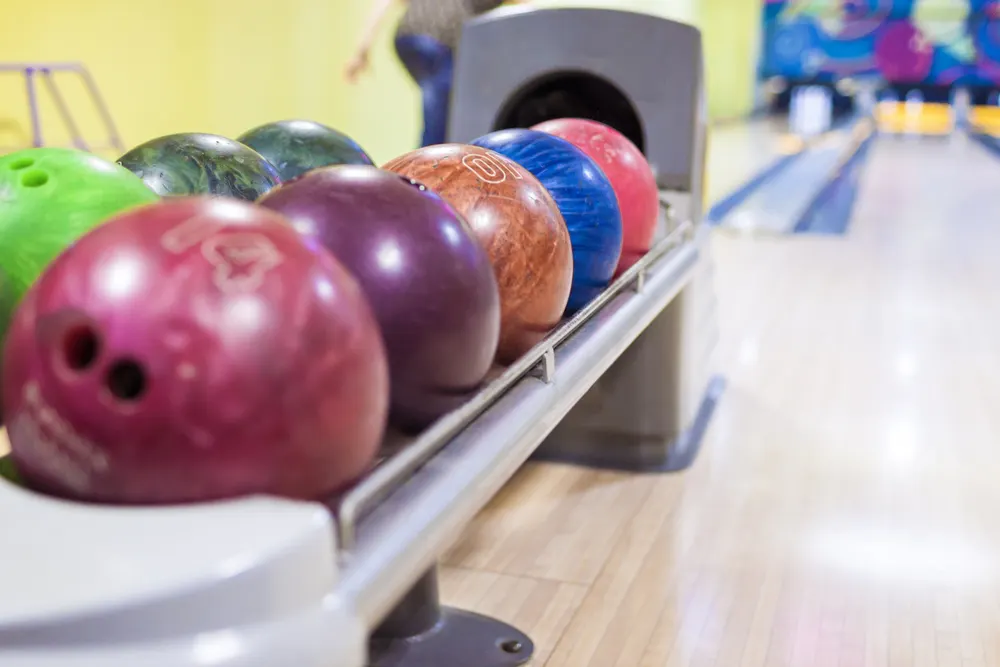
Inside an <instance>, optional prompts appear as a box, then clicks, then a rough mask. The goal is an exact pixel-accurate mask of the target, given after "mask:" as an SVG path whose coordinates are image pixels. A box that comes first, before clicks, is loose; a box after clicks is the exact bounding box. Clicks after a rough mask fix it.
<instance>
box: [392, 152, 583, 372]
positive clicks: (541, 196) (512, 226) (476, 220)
mask: <svg viewBox="0 0 1000 667" xmlns="http://www.w3.org/2000/svg"><path fill="white" fill-rule="evenodd" d="M385 168H386V169H389V170H391V171H395V172H397V173H399V174H402V175H404V176H407V177H409V178H413V179H415V180H416V181H418V182H420V183H422V184H424V185H426V186H427V187H429V188H430V189H431V190H433V191H435V192H437V193H438V194H440V195H441V196H442V197H444V198H445V200H447V201H448V202H449V203H451V205H452V206H454V207H455V209H456V210H458V212H459V213H460V214H462V215H463V216H464V217H465V220H466V221H467V222H468V223H469V224H470V225H471V226H472V228H473V230H474V231H475V233H476V236H477V237H478V238H479V242H480V244H481V245H482V246H483V247H484V248H486V252H487V253H488V254H489V257H490V262H491V263H492V264H493V270H494V273H495V274H496V279H497V284H498V285H499V287H500V309H501V315H500V344H499V347H498V349H497V361H498V362H500V363H501V364H509V363H511V362H513V361H514V360H516V359H517V358H518V357H520V356H521V355H522V354H524V353H525V352H527V351H528V350H529V349H531V348H532V347H533V346H534V345H535V344H537V343H538V342H539V341H540V340H541V339H542V338H543V337H544V336H545V334H546V333H547V332H548V331H550V330H551V329H552V328H553V327H554V326H556V324H558V323H559V320H560V318H561V317H562V314H563V312H564V311H565V310H566V302H567V300H568V299H569V290H570V286H571V283H572V280H573V251H572V248H571V247H570V240H569V232H568V231H567V230H566V223H565V222H563V219H562V214H561V213H559V208H558V207H557V206H556V203H555V202H554V201H553V200H552V197H551V195H549V193H548V191H546V190H545V188H544V187H543V186H542V184H541V183H539V182H538V179H536V178H535V177H534V176H532V175H531V174H530V173H528V171H527V170H525V169H524V168H523V167H521V166H520V165H518V164H516V163H513V162H511V161H510V160H508V159H506V158H505V157H503V156H502V155H499V154H497V153H494V152H492V151H489V150H486V149H484V148H478V147H476V146H464V145H459V144H442V145H437V146H429V147H427V148H421V149H419V150H416V151H413V152H412V153H407V154H406V155H404V156H402V157H399V158H396V159H395V160H392V161H391V162H389V163H388V164H386V165H385Z"/></svg>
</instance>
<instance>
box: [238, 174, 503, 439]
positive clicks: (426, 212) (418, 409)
mask: <svg viewBox="0 0 1000 667" xmlns="http://www.w3.org/2000/svg"><path fill="white" fill-rule="evenodd" d="M257 203H258V205H260V206H264V207H266V208H270V209H272V210H274V211H277V212H278V213H281V214H282V215H284V216H285V217H287V218H288V220H290V221H291V222H292V224H293V225H294V226H295V228H296V229H297V230H298V231H299V232H301V233H302V234H303V235H304V236H305V237H306V238H309V239H313V240H315V241H316V242H318V243H320V244H322V245H323V246H324V247H325V248H326V249H328V250H329V251H331V252H332V253H333V254H334V256H336V257H337V258H338V259H339V260H340V261H342V262H343V263H344V265H345V266H346V267H347V269H348V270H349V271H350V272H351V273H352V274H353V275H354V276H355V277H356V278H357V280H358V282H359V283H360V284H361V288H362V289H363V290H364V292H365V295H366V296H367V297H368V301H369V303H371V305H372V308H373V310H374V311H375V316H376V318H377V319H378V322H379V325H380V326H381V330H382V335H383V338H384V339H385V344H386V350H387V353H388V358H389V372H390V377H391V384H392V399H391V409H390V420H391V422H392V423H393V425H394V426H396V427H398V428H399V429H400V430H404V431H410V432H413V431H419V430H420V429H422V428H425V427H427V426H428V425H430V424H431V423H432V422H433V421H435V420H436V419H438V418H439V417H441V416H442V415H444V414H445V413H447V412H449V411H451V410H454V409H455V408H457V407H458V406H459V405H461V404H462V403H463V402H465V401H466V400H468V399H469V398H470V397H471V396H472V395H473V394H474V393H475V392H476V391H478V390H479V389H480V387H481V385H482V382H483V380H484V379H485V377H486V374H487V373H488V372H489V370H490V366H491V364H492V361H493V357H494V355H495V354H496V350H497V341H498V340H499V337H500V295H499V292H498V289H497V283H496V279H495V278H494V277H493V268H492V266H491V265H490V260H489V257H488V256H487V254H486V252H485V251H484V250H483V249H482V248H481V247H480V245H479V242H478V241H477V240H476V237H475V236H474V234H473V232H472V229H471V228H470V227H469V226H468V225H467V224H466V223H465V221H464V220H463V219H462V218H461V217H460V216H459V215H458V214H457V213H456V212H455V210H454V209H453V208H452V207H451V206H450V205H449V204H448V203H447V202H445V201H444V200H443V199H442V198H441V197H439V196H438V195H436V194H434V193H433V192H431V191H429V190H428V189H427V188H425V187H424V186H423V185H421V184H420V183H417V182H415V181H412V180H410V179H409V178H404V177H402V176H399V175H397V174H394V173H391V172H388V171H383V170H381V169H376V168H375V167H368V166H339V167H326V168H321V169H315V170H313V171H311V172H309V173H307V174H304V175H302V176H300V177H299V178H297V179H295V180H292V181H289V182H288V183H285V184H284V185H282V186H280V187H278V188H275V189H274V190H272V191H271V192H270V193H268V194H267V195H266V196H265V197H263V198H262V199H261V200H259V201H258V202H257Z"/></svg>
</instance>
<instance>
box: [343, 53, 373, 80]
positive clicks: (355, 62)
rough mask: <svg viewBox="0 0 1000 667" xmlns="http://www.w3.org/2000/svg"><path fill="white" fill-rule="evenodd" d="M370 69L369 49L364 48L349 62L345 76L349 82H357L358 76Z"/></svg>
mask: <svg viewBox="0 0 1000 667" xmlns="http://www.w3.org/2000/svg"><path fill="white" fill-rule="evenodd" d="M367 69H368V49H362V50H360V51H358V53H357V55H355V56H354V57H353V58H352V59H351V61H350V62H349V63H347V69H346V70H344V78H346V79H347V82H348V83H356V82H357V80H358V76H360V75H361V74H362V73H363V72H364V71H365V70H367Z"/></svg>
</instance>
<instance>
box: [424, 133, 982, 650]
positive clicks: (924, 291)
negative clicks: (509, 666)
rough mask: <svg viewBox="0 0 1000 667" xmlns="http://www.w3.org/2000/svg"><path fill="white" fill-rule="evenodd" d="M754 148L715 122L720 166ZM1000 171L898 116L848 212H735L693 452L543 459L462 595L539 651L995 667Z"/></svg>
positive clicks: (482, 547) (452, 580)
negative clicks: (659, 463) (636, 464)
mask: <svg viewBox="0 0 1000 667" xmlns="http://www.w3.org/2000/svg"><path fill="white" fill-rule="evenodd" d="M764 139H766V137H764ZM747 140H748V141H752V142H758V143H759V142H760V141H761V140H762V137H759V136H757V137H748V139H747ZM746 148H747V147H746V146H745V145H742V144H737V143H736V142H735V141H734V145H733V146H732V148H731V150H732V151H733V152H737V153H739V152H742V153H744V154H746V155H749V154H750V153H749V152H747V151H746ZM751 152H752V151H751ZM742 161H743V160H736V159H731V160H727V159H726V150H725V146H720V145H718V144H716V145H713V152H712V157H711V163H710V169H711V172H712V173H711V174H710V176H718V177H719V178H717V179H716V180H717V182H720V183H721V182H725V181H726V180H729V181H735V180H739V179H738V178H737V177H735V176H733V175H732V174H728V173H724V171H725V170H726V169H727V165H735V164H736V163H738V162H742ZM746 162H750V160H746ZM728 168H731V167H728ZM998 183H1000V162H997V161H995V159H994V158H992V157H990V156H989V155H988V154H987V153H986V152H985V151H983V150H982V149H980V148H979V147H977V146H973V145H970V144H968V143H967V142H964V141H959V140H956V141H950V142H943V141H940V140H937V141H924V142H920V141H912V142H910V141H901V140H899V139H884V140H881V141H880V142H879V143H878V144H876V145H875V146H874V147H873V149H872V153H871V157H870V159H869V163H868V166H867V170H866V172H865V174H864V177H863V183H862V187H861V192H860V197H859V199H858V201H857V205H856V208H855V217H854V221H853V224H852V225H851V227H850V229H849V230H848V233H847V235H846V236H842V237H804V236H793V237H783V238H767V239H763V238H759V239H753V238H741V237H735V236H732V235H725V234H718V235H716V236H715V237H714V239H713V252H714V255H715V261H716V271H717V274H716V275H717V278H716V280H717V285H716V289H717V293H718V296H719V301H720V309H721V312H720V314H721V322H720V324H721V327H720V328H721V332H722V341H721V345H720V349H719V353H720V364H721V366H722V368H723V370H724V371H725V373H726V375H727V377H728V380H729V388H728V390H727V392H726V394H725V395H724V396H723V400H722V403H721V405H720V407H719V409H718V411H717V413H716V416H715V419H714V422H713V424H712V426H711V429H710V432H709V435H708V438H707V441H706V442H705V444H704V449H703V451H702V453H701V456H700V458H699V460H698V461H697V462H696V464H695V466H694V467H693V468H692V469H691V470H689V471H687V472H685V473H683V474H679V475H667V476H656V475H650V476H644V475H629V474H622V473H613V472H601V471H592V470H583V469H577V468H573V467H569V466H563V465H552V464H536V463H532V464H528V465H527V466H525V468H524V469H522V470H521V471H520V473H519V474H518V475H517V476H516V477H515V479H514V480H513V481H512V482H511V483H510V484H509V485H508V487H507V488H506V489H504V491H503V493H502V494H501V495H500V496H499V497H498V498H497V499H496V500H495V502H493V503H492V505H491V506H489V507H488V508H487V509H486V510H485V511H484V512H483V513H482V514H481V515H480V517H479V518H478V519H477V521H476V522H475V524H474V526H473V527H472V528H471V529H470V530H469V531H468V532H467V533H466V535H465V536H464V537H463V539H462V540H461V541H460V542H459V543H458V544H457V545H455V547H454V549H453V550H452V551H451V553H450V554H449V555H448V557H447V558H446V567H445V568H444V575H443V577H442V579H443V584H442V585H443V589H444V591H445V597H446V599H447V601H448V602H450V603H452V604H456V605H461V606H465V607H469V608H472V609H474V610H477V611H481V612H485V613H490V614H494V615H496V616H498V617H500V618H503V619H505V620H508V621H510V622H513V623H515V624H517V625H518V627H520V628H521V629H522V630H524V631H526V632H528V633H529V634H530V635H531V636H532V637H533V639H534V640H535V641H536V643H537V645H538V654H537V656H536V658H535V660H534V661H533V663H532V664H533V665H535V666H536V667H537V666H541V665H545V666H546V667H680V666H692V667H707V666H715V667H772V666H775V667H776V666H782V667H827V666H829V667H854V666H858V667H862V666H864V667H911V666H912V667H922V666H926V667H932V666H934V667H985V666H988V665H989V666H1000V587H998V578H1000V511H998V508H1000V411H998V410H997V408H996V406H997V405H998V404H1000V402H998V401H1000V379H998V378H1000V355H998V353H997V342H996V341H997V340H1000V315H998V312H1000V311H998V307H1000V305H998V304H1000V299H998V297H997V289H996V287H995V286H996V285H998V284H1000V261H997V257H998V256H1000V224H998V215H997V213H996V210H997V209H996V204H995V201H996V197H997V193H1000V189H998V185H997V184H998Z"/></svg>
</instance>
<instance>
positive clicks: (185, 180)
mask: <svg viewBox="0 0 1000 667" xmlns="http://www.w3.org/2000/svg"><path fill="white" fill-rule="evenodd" d="M118 164H120V165H121V166H123V167H125V168H126V169H128V170H129V171H131V172H132V173H133V174H135V175H136V176H138V177H139V178H141V179H142V180H143V182H145V183H146V185H147V186H149V188H150V189H152V190H153V191H154V192H156V193H157V194H159V195H160V196H163V197H185V196H192V195H212V196H217V197H232V198H235V199H243V200H245V201H250V202H252V201H256V200H257V199H258V198H259V197H260V196H261V195H263V194H265V193H266V192H268V191H269V190H270V189H271V188H273V187H274V186H276V185H278V184H279V183H280V182H281V177H280V176H279V175H278V171H277V170H276V169H275V168H274V166H273V165H271V164H270V163H269V162H268V161H267V160H266V159H264V157H263V156H261V154H260V153H258V152H257V151H255V150H253V149H252V148H250V147H248V146H245V145H243V144H241V143H239V142H238V141H233V140H232V139H227V138H226V137H220V136H218V135H214V134H171V135H168V136H165V137H160V138H158V139H153V140H151V141H147V142H146V143H144V144H141V145H139V146H136V147H135V148H133V149H132V150H130V151H129V152H128V153H126V154H125V155H123V156H121V157H120V158H118Z"/></svg>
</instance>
